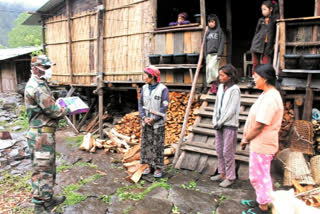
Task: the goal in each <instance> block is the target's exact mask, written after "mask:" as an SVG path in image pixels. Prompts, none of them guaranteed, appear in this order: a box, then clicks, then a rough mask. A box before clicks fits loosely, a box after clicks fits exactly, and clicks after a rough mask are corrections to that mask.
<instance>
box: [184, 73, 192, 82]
mask: <svg viewBox="0 0 320 214" xmlns="http://www.w3.org/2000/svg"><path fill="white" fill-rule="evenodd" d="M183 82H184V83H186V84H191V83H192V79H191V76H190V72H189V71H184V77H183Z"/></svg>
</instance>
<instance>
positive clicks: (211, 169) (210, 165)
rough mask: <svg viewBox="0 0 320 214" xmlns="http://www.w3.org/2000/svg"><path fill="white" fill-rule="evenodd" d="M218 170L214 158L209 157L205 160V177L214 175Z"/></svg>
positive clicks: (216, 160)
mask: <svg viewBox="0 0 320 214" xmlns="http://www.w3.org/2000/svg"><path fill="white" fill-rule="evenodd" d="M217 170H218V159H217V158H216V157H212V156H209V157H208V160H207V166H206V167H205V169H204V170H203V174H205V175H214V174H216V172H217Z"/></svg>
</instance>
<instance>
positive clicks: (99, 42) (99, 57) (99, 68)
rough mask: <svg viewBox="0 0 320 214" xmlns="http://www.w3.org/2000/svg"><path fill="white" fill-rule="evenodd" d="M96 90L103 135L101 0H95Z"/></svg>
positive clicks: (100, 129) (102, 10) (100, 131)
mask: <svg viewBox="0 0 320 214" xmlns="http://www.w3.org/2000/svg"><path fill="white" fill-rule="evenodd" d="M97 3H98V7H97V8H98V11H97V50H98V51H97V52H98V55H97V60H96V68H97V90H96V92H97V93H98V95H99V134H100V138H102V137H103V120H102V117H103V87H104V82H103V34H104V5H103V0H97Z"/></svg>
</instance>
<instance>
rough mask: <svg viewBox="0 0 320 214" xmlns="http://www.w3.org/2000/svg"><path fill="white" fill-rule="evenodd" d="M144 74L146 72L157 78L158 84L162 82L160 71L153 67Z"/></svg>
mask: <svg viewBox="0 0 320 214" xmlns="http://www.w3.org/2000/svg"><path fill="white" fill-rule="evenodd" d="M144 72H146V73H147V74H150V75H152V76H154V77H157V82H160V71H159V69H158V68H156V67H153V66H149V67H146V68H145V69H144Z"/></svg>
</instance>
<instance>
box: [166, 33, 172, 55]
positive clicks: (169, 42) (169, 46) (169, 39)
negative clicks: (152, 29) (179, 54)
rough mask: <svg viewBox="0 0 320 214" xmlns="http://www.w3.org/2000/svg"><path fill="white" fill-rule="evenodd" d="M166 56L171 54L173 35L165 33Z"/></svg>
mask: <svg viewBox="0 0 320 214" xmlns="http://www.w3.org/2000/svg"><path fill="white" fill-rule="evenodd" d="M165 47H166V54H173V33H166V46H165Z"/></svg>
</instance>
